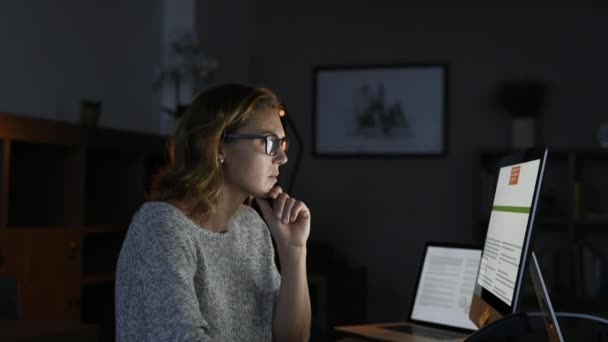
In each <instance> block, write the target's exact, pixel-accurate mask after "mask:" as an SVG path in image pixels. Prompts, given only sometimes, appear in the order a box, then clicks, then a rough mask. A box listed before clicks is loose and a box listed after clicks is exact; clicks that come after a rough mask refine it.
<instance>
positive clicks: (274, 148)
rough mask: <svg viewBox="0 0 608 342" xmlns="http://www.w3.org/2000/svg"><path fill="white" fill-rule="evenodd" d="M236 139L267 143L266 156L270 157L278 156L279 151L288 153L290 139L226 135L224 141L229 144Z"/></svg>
mask: <svg viewBox="0 0 608 342" xmlns="http://www.w3.org/2000/svg"><path fill="white" fill-rule="evenodd" d="M236 139H261V140H264V141H265V142H266V154H267V155H269V156H273V157H274V156H276V155H277V153H279V149H282V150H283V152H287V148H288V147H289V139H287V137H283V138H279V136H278V135H276V134H246V133H243V134H237V133H234V134H225V135H224V141H225V142H227V143H229V142H230V140H236Z"/></svg>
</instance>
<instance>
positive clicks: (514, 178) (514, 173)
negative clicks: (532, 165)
mask: <svg viewBox="0 0 608 342" xmlns="http://www.w3.org/2000/svg"><path fill="white" fill-rule="evenodd" d="M520 170H521V166H513V167H512V168H511V177H509V185H517V182H519V172H520Z"/></svg>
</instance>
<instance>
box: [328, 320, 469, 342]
mask: <svg viewBox="0 0 608 342" xmlns="http://www.w3.org/2000/svg"><path fill="white" fill-rule="evenodd" d="M403 323H404V322H394V323H378V324H363V325H349V326H338V327H335V330H336V331H338V332H340V333H343V334H344V337H338V339H337V340H336V341H338V342H351V341H352V342H355V341H368V339H372V340H381V341H393V342H403V341H415V342H433V341H437V340H435V339H431V338H426V337H422V336H413V335H409V334H404V333H401V332H398V331H394V330H388V329H382V328H383V327H390V326H394V325H401V324H403ZM429 329H432V328H429ZM353 335H358V336H362V337H361V338H357V337H354V336H353ZM462 340H464V338H460V339H454V340H453V341H462ZM442 341H448V340H442ZM450 341H451V340H450Z"/></svg>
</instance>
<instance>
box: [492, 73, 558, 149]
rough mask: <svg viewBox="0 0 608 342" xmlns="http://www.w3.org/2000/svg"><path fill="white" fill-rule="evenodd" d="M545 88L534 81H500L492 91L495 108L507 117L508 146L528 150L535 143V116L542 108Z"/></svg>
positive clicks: (536, 124) (537, 137)
mask: <svg viewBox="0 0 608 342" xmlns="http://www.w3.org/2000/svg"><path fill="white" fill-rule="evenodd" d="M547 88H548V85H547V83H546V82H544V81H541V80H534V79H527V78H523V79H512V80H504V81H502V82H500V83H499V85H498V87H497V88H496V94H495V105H496V106H497V107H498V108H500V109H501V110H503V111H505V112H507V113H509V114H510V115H511V129H512V130H511V143H512V145H513V147H514V148H528V147H532V146H534V145H535V144H536V143H537V142H538V140H539V138H540V137H539V135H540V134H539V133H540V132H539V127H538V126H539V125H538V117H539V116H540V115H541V113H542V110H543V108H544V106H545V102H546V97H547Z"/></svg>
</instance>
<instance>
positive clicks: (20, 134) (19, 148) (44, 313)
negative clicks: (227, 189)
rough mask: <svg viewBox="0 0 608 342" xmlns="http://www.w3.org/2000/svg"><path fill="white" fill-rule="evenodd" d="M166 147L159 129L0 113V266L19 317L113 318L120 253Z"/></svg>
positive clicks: (95, 320)
mask: <svg viewBox="0 0 608 342" xmlns="http://www.w3.org/2000/svg"><path fill="white" fill-rule="evenodd" d="M165 154H166V138H165V137H161V136H158V135H153V134H146V133H137V132H128V131H121V130H116V129H107V128H101V127H98V128H84V127H82V126H81V125H79V124H72V123H67V122H58V121H53V120H45V119H38V118H31V117H25V116H20V115H12V114H2V113H0V249H1V250H2V254H3V256H4V264H3V267H2V273H3V275H7V276H11V277H14V278H16V279H17V280H18V281H19V283H20V284H21V285H22V290H23V292H22V294H23V295H22V297H23V299H24V301H23V303H22V307H21V318H22V319H27V320H49V319H53V320H70V321H75V322H77V321H80V320H88V321H89V322H90V323H96V324H97V323H99V322H101V321H105V322H109V323H112V322H113V319H112V317H111V316H112V314H113V310H114V309H113V305H114V303H113V301H112V298H113V293H114V292H113V291H114V290H113V286H114V284H113V281H114V273H115V268H116V260H117V258H118V254H119V252H120V248H121V246H122V242H123V240H124V237H125V234H126V232H127V227H128V223H129V222H130V219H131V217H132V215H133V214H134V212H135V211H136V210H137V209H138V208H139V207H140V206H141V205H142V203H143V202H144V200H145V198H144V193H145V190H146V189H147V187H148V186H149V184H148V182H149V181H150V179H151V175H154V174H155V173H156V172H157V170H158V168H159V167H160V166H161V165H162V164H163V163H164V161H165V160H166V158H165V157H163V156H164V155H165ZM28 291H29V292H28ZM75 303H82V305H76V304H75ZM102 306H105V309H104V310H100V308H101V307H102ZM111 326H113V324H110V325H108V327H111ZM108 336H113V334H108Z"/></svg>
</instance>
